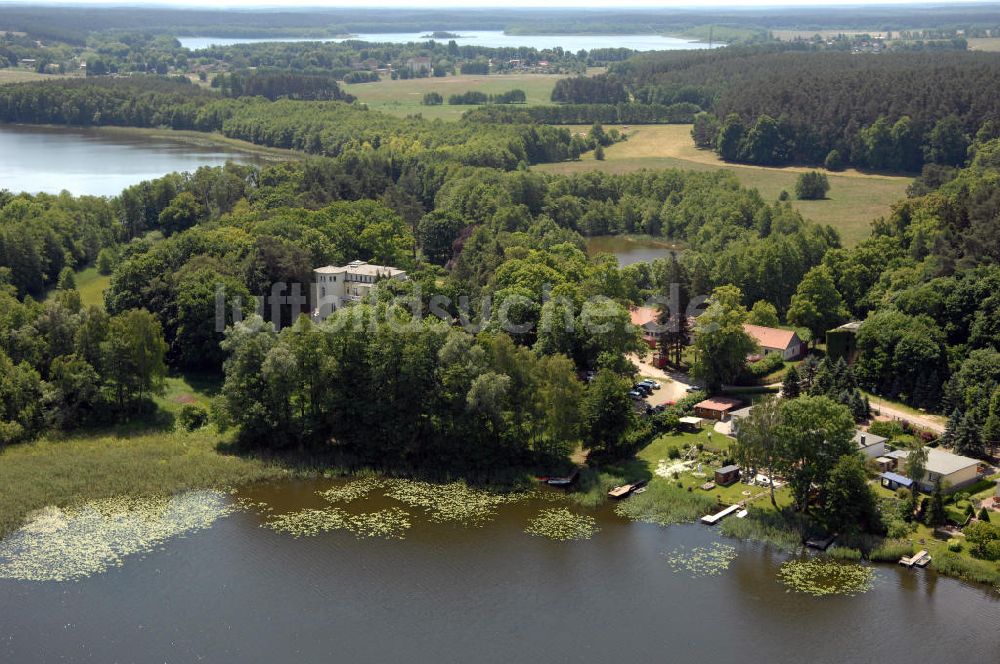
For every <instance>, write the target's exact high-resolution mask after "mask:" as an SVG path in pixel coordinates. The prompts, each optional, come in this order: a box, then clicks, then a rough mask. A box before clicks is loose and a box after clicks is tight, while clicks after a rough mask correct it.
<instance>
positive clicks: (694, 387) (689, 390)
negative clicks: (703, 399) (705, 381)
mask: <svg viewBox="0 0 1000 664" xmlns="http://www.w3.org/2000/svg"><path fill="white" fill-rule="evenodd" d="M684 391H685V392H687V393H688V394H691V393H692V392H701V388H700V387H698V386H697V385H688V386H687V389H686V390H684Z"/></svg>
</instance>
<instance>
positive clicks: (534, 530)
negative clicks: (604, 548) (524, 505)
mask: <svg viewBox="0 0 1000 664" xmlns="http://www.w3.org/2000/svg"><path fill="white" fill-rule="evenodd" d="M599 531H600V528H598V527H597V520H596V519H594V517H592V516H587V515H585V514H574V513H573V512H570V511H569V510H568V509H566V508H564V507H558V508H554V509H547V510H542V511H541V512H539V513H538V516H536V517H535V518H534V519H531V520H530V521H528V525H527V527H526V528H525V529H524V532H526V533H528V534H529V535H535V536H536V537H547V538H549V539H553V540H560V541H568V540H586V539H590V538H591V537H593V536H594V535H595V534H596V533H598V532H599Z"/></svg>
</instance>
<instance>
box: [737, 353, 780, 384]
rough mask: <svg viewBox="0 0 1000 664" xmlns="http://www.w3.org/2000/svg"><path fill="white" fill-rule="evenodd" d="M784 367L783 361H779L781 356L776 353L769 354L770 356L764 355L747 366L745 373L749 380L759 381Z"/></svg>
mask: <svg viewBox="0 0 1000 664" xmlns="http://www.w3.org/2000/svg"><path fill="white" fill-rule="evenodd" d="M784 365H785V361H784V360H783V359H781V355H779V354H778V353H771V354H770V355H765V356H764V357H762V358H761V359H759V360H757V361H756V362H752V363H751V364H749V365H748V366H747V369H746V372H747V375H749V376H750V377H751V378H755V379H760V378H763V377H764V376H767V375H768V374H772V373H774V372H775V371H777V370H778V369H780V368H781V367H783V366H784Z"/></svg>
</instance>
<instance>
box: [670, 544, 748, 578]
mask: <svg viewBox="0 0 1000 664" xmlns="http://www.w3.org/2000/svg"><path fill="white" fill-rule="evenodd" d="M665 555H666V557H667V563H668V564H669V565H670V568H671V569H672V570H673V571H674V572H687V573H688V574H690V575H691V576H692V577H694V578H697V577H701V576H715V575H718V574H722V573H723V572H724V571H726V570H727V569H729V564H730V563H731V562H733V561H734V560H736V547H735V546H730V545H728V544H721V543H719V542H713V543H712V544H711V545H709V546H696V547H694V548H692V549H691V550H690V551H686V550H684V548H683V547H682V548H679V549H674V550H673V551H671V552H670V553H668V554H665Z"/></svg>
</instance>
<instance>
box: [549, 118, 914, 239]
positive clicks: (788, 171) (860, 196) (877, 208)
mask: <svg viewBox="0 0 1000 664" xmlns="http://www.w3.org/2000/svg"><path fill="white" fill-rule="evenodd" d="M607 128H609V129H610V127H607ZM571 129H572V130H573V131H586V130H587V129H588V128H587V127H571ZM618 129H623V128H622V127H618ZM624 131H625V132H626V133H627V134H628V137H629V138H628V140H627V141H625V142H622V143H617V144H615V145H612V146H610V147H608V148H607V149H606V150H605V159H604V161H597V160H595V159H594V157H593V154H589V153H588V154H586V155H584V156H583V158H582V159H580V160H579V161H573V162H562V163H558V164H542V165H539V166H535V167H534V168H536V169H538V170H541V171H547V172H551V173H579V172H584V171H590V170H598V169H599V170H604V171H607V172H609V173H627V172H630V171H636V170H639V169H642V168H650V169H656V168H682V169H687V170H696V171H705V170H716V169H725V170H729V171H732V172H733V173H735V174H736V176H737V177H738V178H739V180H740V182H741V183H742V184H743V185H744V186H746V187H753V188H755V189H758V190H759V191H760V193H761V194H762V195H763V196H764V197H765V198H767V199H772V200H773V199H776V198H777V197H778V195H779V194H780V193H781V192H782V191H787V192H788V193H789V194H792V195H793V197H794V192H795V180H796V178H797V177H798V176H799V174H800V173H803V172H805V171H808V170H814V169H810V168H804V167H800V166H786V167H783V168H770V167H764V166H749V165H744V164H727V163H725V162H723V161H721V160H720V159H719V158H718V157H717V156H716V155H715V154H714V153H713V152H710V151H708V150H699V149H698V148H696V147H695V145H694V142H693V141H692V140H691V125H639V126H632V127H629V128H628V129H624ZM828 176H829V178H830V193H829V195H828V198H827V199H826V200H822V201H796V200H793V201H792V204H793V205H794V206H795V207H796V208H797V209H798V210H799V211H800V212H802V214H803V215H804V216H805V217H807V218H809V219H811V220H813V221H815V222H818V223H822V224H830V225H831V226H833V227H834V228H836V229H837V230H838V231H840V234H841V236H842V238H843V240H844V243H845V244H846V245H853V244H856V243H857V242H858V241H859V240H861V239H863V238H864V237H865V236H867V235H868V230H869V226H870V224H871V222H872V220H873V219H875V218H877V217H879V216H882V215H886V214H888V213H889V211H890V207H891V206H892V204H893V203H895V202H896V201H898V200H899V199H901V198H904V197H905V196H906V187H907V185H908V184H909V183H910V180H911V179H910V178H909V177H901V176H895V175H880V174H871V173H862V172H859V171H856V170H853V169H849V170H846V171H843V172H840V173H828Z"/></svg>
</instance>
